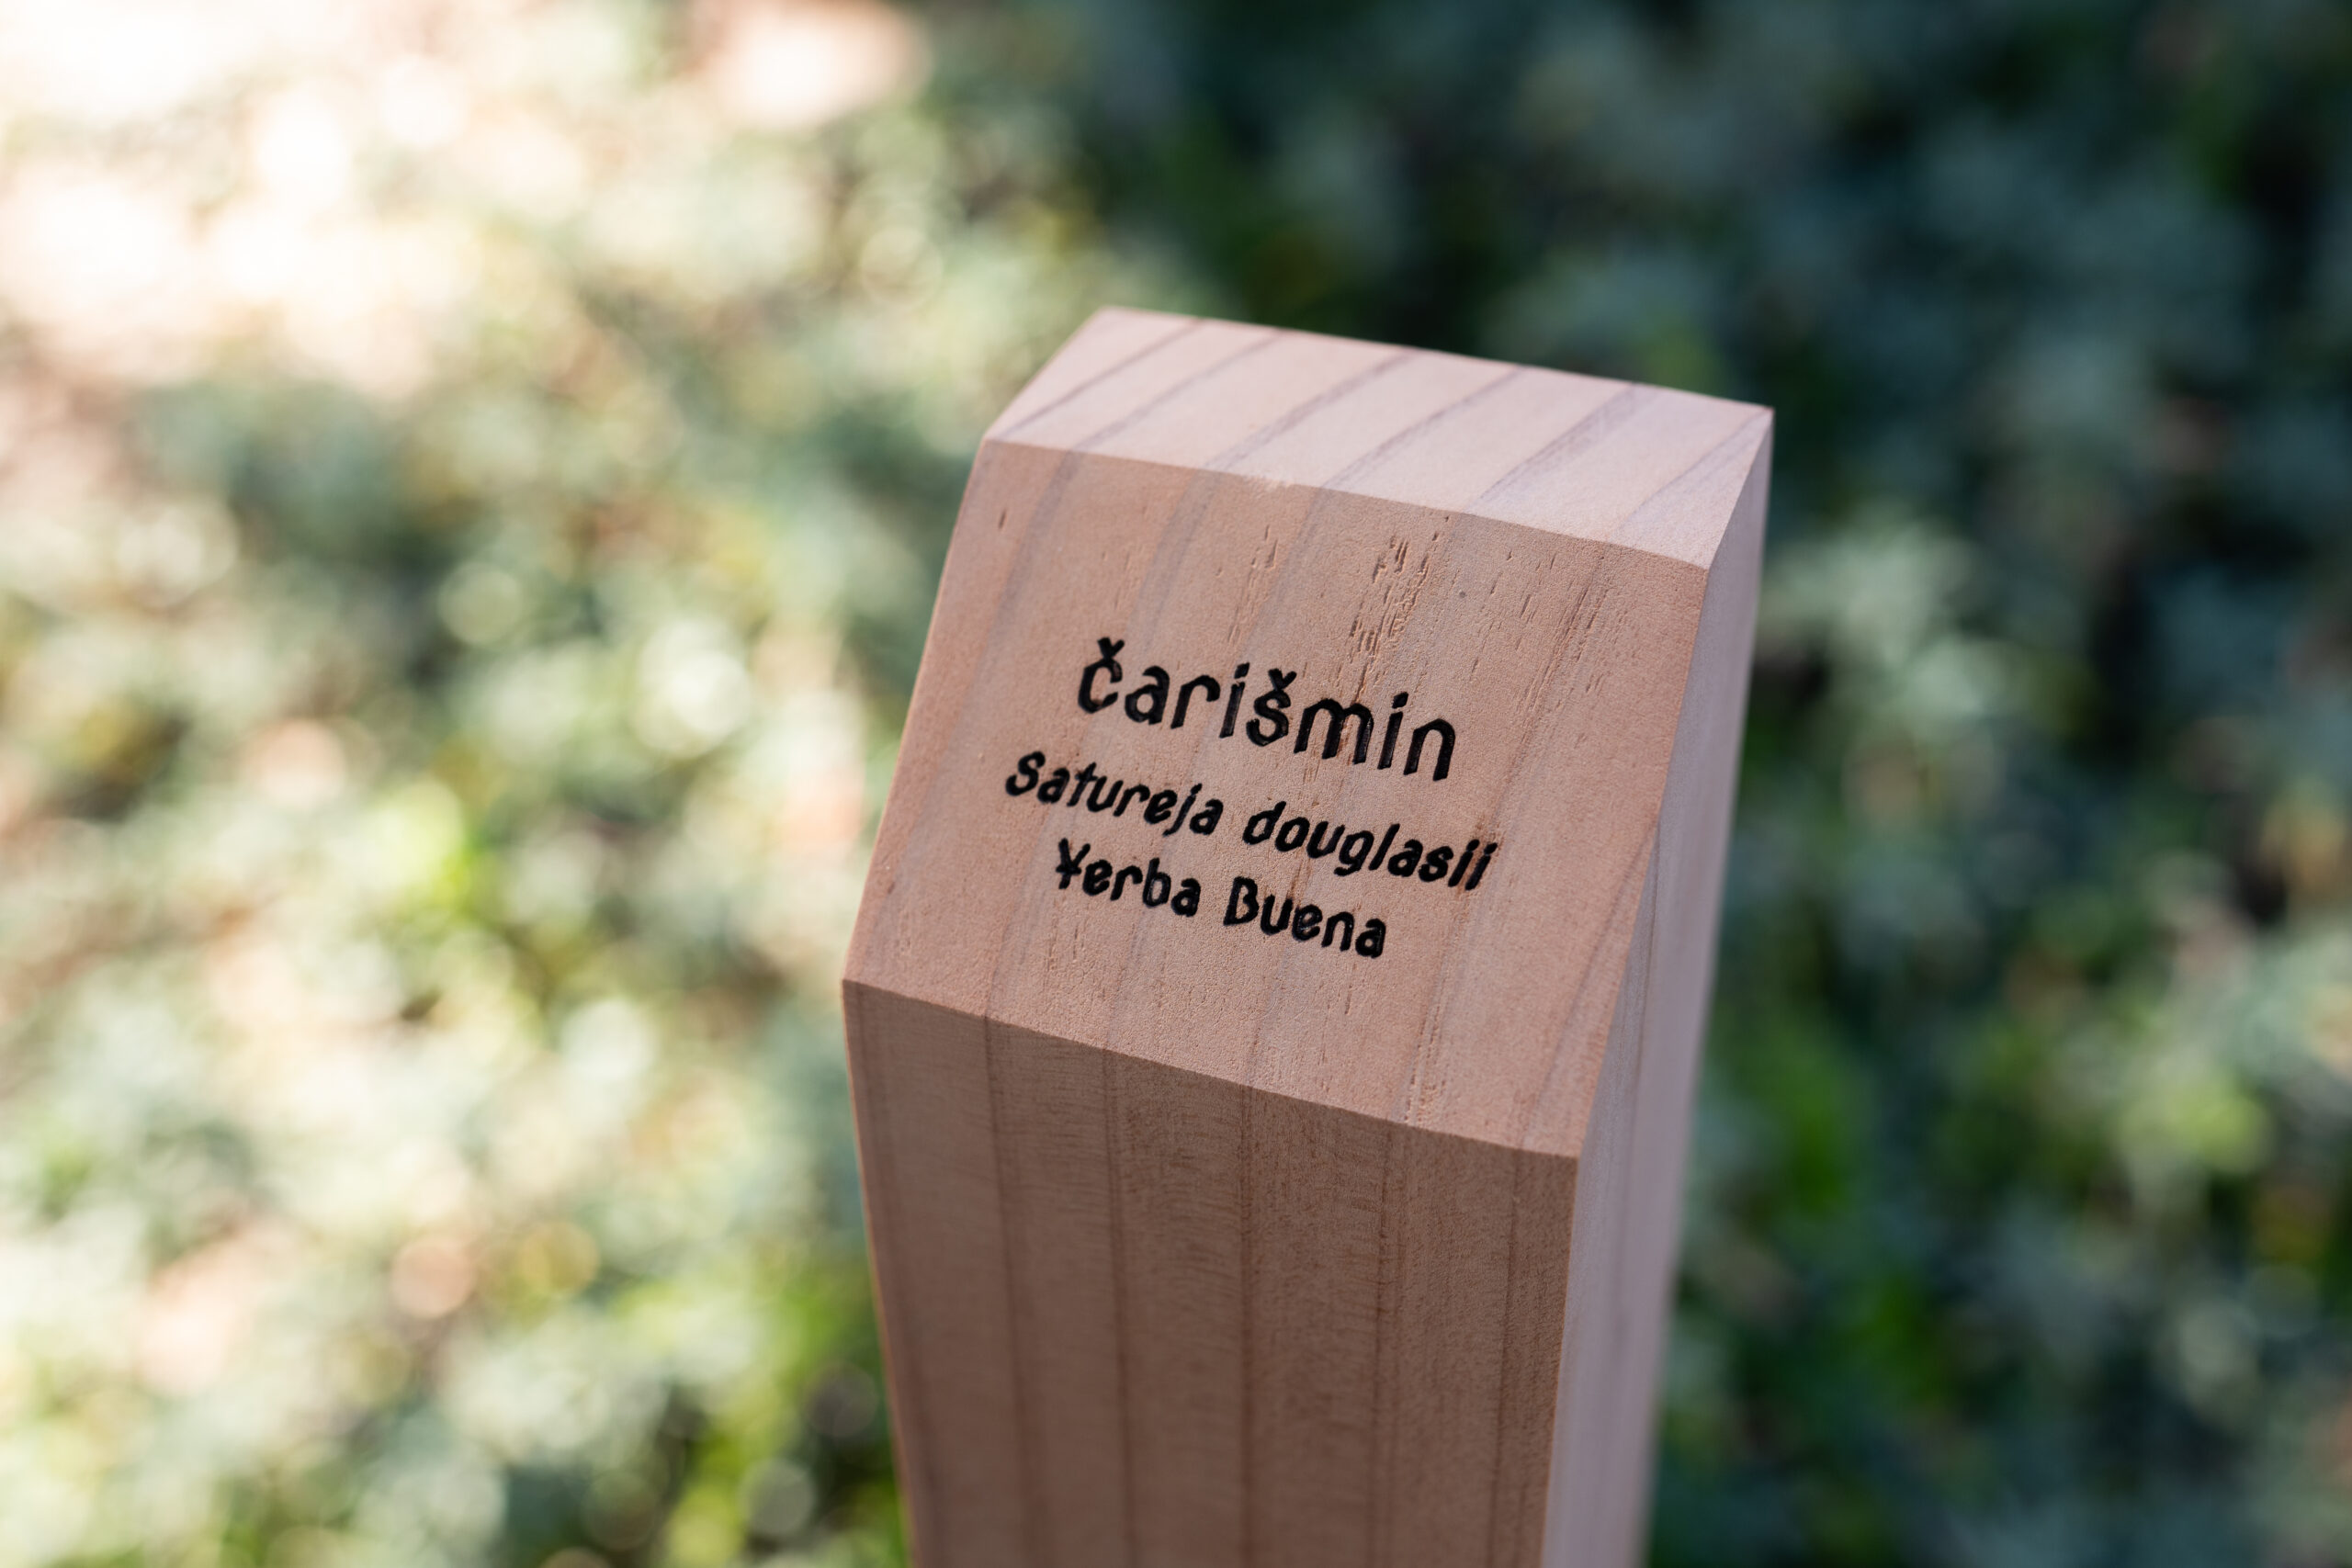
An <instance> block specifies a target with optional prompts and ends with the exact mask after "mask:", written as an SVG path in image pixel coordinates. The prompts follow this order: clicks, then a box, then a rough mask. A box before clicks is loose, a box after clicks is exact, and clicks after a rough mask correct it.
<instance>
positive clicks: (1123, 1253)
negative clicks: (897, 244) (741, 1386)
mask: <svg viewBox="0 0 2352 1568" xmlns="http://www.w3.org/2000/svg"><path fill="white" fill-rule="evenodd" d="M1771 428H1772V426H1771V416H1770V413H1769V412H1766V411H1764V410H1762V409H1758V408H1754V407H1750V406H1747V405H1744V404H1739V403H1731V402H1724V401H1719V400H1713V399H1709V398H1702V397H1695V396H1691V395H1689V394H1685V393H1679V392H1670V391H1662V390H1657V389H1651V388H1646V387H1638V386H1630V385H1626V384H1624V383H1622V382H1614V381H1604V380H1595V379H1589V378H1583V377H1577V376H1568V375H1562V374H1559V373H1556V372H1553V371H1544V370H1529V369H1520V368H1513V367H1508V366H1503V365H1496V364H1489V363H1486V362H1484V361H1479V360H1474V359H1464V358H1459V357H1455V356H1452V355H1439V354H1425V353H1418V352H1413V351H1409V350H1401V349H1396V348H1386V347H1379V346H1375V345H1373V344H1361V343H1351V342H1346V341H1342V340H1339V339H1333V338H1324V337H1315V336H1308V335H1305V334H1299V333H1279V332H1273V331H1269V330H1265V329H1261V328H1254V327H1244V326H1234V325H1228V324H1225V323H1221V322H1215V321H1193V320H1189V319H1186V318H1182V317H1176V316H1165V315H1156V314H1149V313H1145V312H1139V311H1127V310H1113V311H1105V312H1103V314H1101V315H1098V316H1096V317H1095V318H1094V319H1093V320H1092V321H1090V322H1089V323H1088V324H1087V325H1086V327H1085V328H1084V329H1083V330H1082V331H1080V333H1079V334H1078V335H1077V336H1076V337H1075V338H1074V339H1072V340H1071V342H1070V343H1069V344H1068V345H1067V346H1066V347H1064V348H1063V350H1062V351H1061V353H1060V354H1059V355H1057V356H1056V357H1055V358H1054V360H1053V361H1052V362H1051V363H1050V364H1049V365H1047V366H1046V368H1045V369H1044V370H1043V371H1041V372H1040V373H1039V374H1038V376H1037V378H1036V379H1035V381H1033V382H1032V383H1031V384H1030V385H1029V386H1028V388H1027V389H1025V390H1023V392H1022V394H1021V395H1020V397H1019V398H1018V399H1016V400H1014V402H1013V404H1012V407H1011V408H1009V409H1008V410H1006V411H1005V413H1004V415H1003V417H1002V418H1001V419H1000V420H998V421H997V423H996V424H995V425H994V426H993V427H992V428H991V429H990V430H989V434H988V437H987V439H986V441H985V442H984V443H983V445H982V446H981V448H980V454H979V457H978V462H977V463H976V465H975V467H974V468H973V472H972V479H971V485H970V488H969V490H968V491H967V493H966V496H965V499H964V506H963V511H962V513H961V514H960V516H959V517H958V519H957V522H956V535H955V541H954V544H953V546H952V547H951V548H950V550H949V552H948V558H947V566H946V572H945V576H944V581H942V583H941V586H940V592H939V604H938V608H937V612H936V615H935V616H934V619H933V623H932V627H931V637H930V642H929V644H928V646H927V647H926V649H925V650H924V654H923V663H922V675H921V678H920V679H919V680H918V682H916V687H915V696H914V705H913V709H912V712H911V714H910V717H909V719H908V724H907V733H906V740H905V746H904V750H902V752H901V753H900V756H899V767H898V774H897V777H896V779H895V781H894V782H893V784H892V785H891V791H890V800H889V805H888V810H887V811H886V812H885V814H884V817H883V821H882V828H881V833H880V838H879V841H878V843H877V844H876V851H875V858H874V866H873V871H872V874H871V875H870V877H869V879H868V881H867V884H866V889H865V903H864V905H863V907H862V908H861V909H860V911H859V915H858V922H857V931H856V936H855V939H854V943H853V945H852V948H851V952H850V959H849V968H848V978H847V981H846V984H845V987H844V990H845V993H846V1000H847V1010H848V1020H849V1049H850V1059H851V1067H852V1073H853V1077H854V1085H855V1092H856V1102H857V1117H858V1135H859V1145H860V1148H861V1152H862V1158H863V1163H864V1170H865V1194H866V1204H867V1213H868V1217H869V1222H870V1224H871V1233H872V1239H873V1247H874V1263H875V1271H876V1278H877V1280H878V1282H879V1287H880V1292H881V1309H882V1318H883V1327H884V1335H885V1340H884V1343H885V1350H886V1357H887V1360H888V1370H889V1382H890V1400H891V1409H892V1412H893V1415H894V1417H895V1421H896V1427H897V1434H898V1442H899V1460H900V1467H901V1469H900V1473H901V1477H902V1483H903V1485H904V1489H905V1494H906V1496H907V1499H908V1506H909V1509H910V1516H911V1522H912V1526H913V1531H914V1542H915V1552H916V1556H917V1559H918V1561H919V1562H921V1563H922V1564H923V1565H924V1568H1224V1565H1227V1564H1234V1565H1239V1564H1252V1565H1256V1568H1325V1565H1329V1568H1341V1565H1346V1568H1356V1565H1366V1568H1371V1565H1377V1568H1442V1565H1453V1564H1487V1563H1491V1564H1535V1563H1542V1564H1545V1565H1547V1568H1550V1565H1560V1564H1577V1565H1580V1568H1581V1565H1588V1564H1589V1565H1594V1568H1623V1565H1624V1564H1626V1563H1629V1562H1632V1561H1633V1559H1634V1557H1635V1555H1636V1554H1637V1553H1638V1551H1639V1548H1640V1544H1641V1540H1642V1536H1643V1527H1644V1523H1645V1518H1646V1513H1647V1503H1648V1483H1649V1462H1650V1461H1649V1455H1650V1449H1651V1442H1652V1404H1653V1397H1654V1393H1655V1386H1656V1382H1657V1369H1658V1361H1659V1356H1660V1352H1661V1348H1662V1346H1663V1342H1664V1335H1665V1325H1666V1321H1667V1313H1668V1287H1669V1281H1670V1278H1671V1275H1672V1269H1673V1258H1674V1250H1675V1234H1676V1224H1677V1218H1678V1214H1677V1209H1678V1204H1679V1192H1680V1185H1681V1171H1682V1163H1683V1153H1684V1145H1685V1144H1686V1141H1687V1137H1688V1127H1689V1118H1690V1100H1691V1086H1692V1081H1693V1077H1694V1074H1695V1069H1696V1066H1697V1057H1698V1049H1699V1041H1700V1036H1701V1033H1702V1026H1703V1023H1704V1019H1705V1012H1706V1005H1707V993H1708V986H1709V982H1710V970H1711V964H1712V960H1713V948H1714V933H1715V917H1716V908H1717V902H1718V897H1719V890H1720V886H1721V882H1722V875H1723V863H1724V842H1725V839H1726V836H1727V833H1728V829H1729V819H1730V808H1731V795H1732V784H1733V778H1734V774H1735V773H1736V759H1737V755H1738V747H1739V732H1740V720H1741V714H1742V707H1743V704H1744V700H1745V692H1746V686H1747V663H1748V653H1749V646H1750V641H1751V637H1752V632H1753V626H1754V614H1755V597H1756V575H1757V561H1758V548H1759V545H1760V541H1761V536H1762V531H1763V518H1764V497H1765V485H1766V478H1767V470H1768V467H1769V460H1770V446H1771Z"/></svg>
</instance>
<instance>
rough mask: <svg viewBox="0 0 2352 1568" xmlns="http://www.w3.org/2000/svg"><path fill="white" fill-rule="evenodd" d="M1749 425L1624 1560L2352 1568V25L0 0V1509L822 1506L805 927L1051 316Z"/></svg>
mask: <svg viewBox="0 0 2352 1568" xmlns="http://www.w3.org/2000/svg"><path fill="white" fill-rule="evenodd" d="M1114 299H1117V300H1124V301H1128V302H1136V303H1146V304H1157V305H1163V306H1171V307H1174V308H1179V309H1194V310H1210V311H1216V312H1222V313H1227V314H1232V315H1237V316H1244V317H1248V318H1250V319H1253V320H1260V321H1272V322H1276V323H1280V324H1285V325H1300V326H1308V327H1314V328H1318V329H1322V330H1329V331H1338V332H1344V333H1352V334H1356V335H1362V336H1367V337H1374V338H1383V339H1388V340H1393V341H1404V342H1411V343H1416V344H1426V345H1430V346H1437V347H1446V348H1455V349H1462V350H1465V351H1469V352H1476V353H1483V354H1488V355H1496V356H1498V357H1503V358H1509V359H1515V360H1521V361H1527V362H1533V363H1546V364H1556V365H1561V366H1565V367H1573V368H1577V369H1584V370H1593V371H1600V372H1604V373H1609V374H1617V375H1625V376H1632V377H1636V378H1644V379H1649V380H1656V381H1661V382H1666V383H1669V384H1673V385H1678V386H1684V387H1690V388H1694V389H1701V390H1708V391H1717V392H1721V393H1724V394H1726V395H1731V396H1737V397H1743V398H1749V399H1754V400H1760V401H1765V402H1769V403H1770V404H1772V405H1773V406H1774V407H1775V408H1776V409H1777V410H1778V411H1779V412H1780V416H1781V423H1780V434H1779V450H1778V454H1777V462H1776V473H1775V479H1776V485H1775V501H1774V510H1773V515H1772V523H1771V528H1772V537H1771V544H1770V560H1769V563H1768V581H1767V591H1766V593H1767V603H1766V607H1765V617H1764V624H1763V627H1762V630H1761V633H1760V646H1759V649H1758V672H1757V683H1756V687H1755V692H1754V696H1753V702H1752V707H1751V723H1750V736H1749V744H1748V750H1747V768H1746V773H1745V777H1744V780H1743V786H1742V798H1741V805H1740V818H1739V832H1738V839H1737V843H1736V851H1735V861H1734V865H1733V871H1732V882H1731V890H1730V900H1729V906H1728V908H1727V913H1726V930H1725V935H1724V964H1723V971H1722V975H1721V979H1720V985H1719V991H1718V997H1717V1005H1716V1023H1715V1030H1714V1036H1713V1042H1712V1044H1711V1056H1710V1065H1709V1069H1708V1077H1707V1079H1706V1082H1705V1085H1704V1087H1703V1089H1702V1106H1701V1122H1700V1137H1699V1142H1698V1148H1697V1154H1696V1160H1697V1168H1696V1169H1695V1171H1694V1178H1693V1183H1692V1190H1691V1203H1690V1225H1689V1233H1688V1237H1687V1242H1686V1247H1685V1269H1684V1287H1683V1293H1682V1302H1681V1307H1680V1317H1679V1321H1678V1324H1677V1327H1676V1335H1675V1345H1674V1349H1673V1353H1672V1359H1671V1363H1670V1365H1669V1367H1668V1384H1667V1400H1666V1409H1665V1416H1664V1423H1663V1448H1662V1457H1661V1466H1660V1475H1659V1506H1658V1509H1657V1521H1656V1532H1655V1533H1656V1540H1655V1548H1654V1556H1655V1557H1656V1559H1657V1561H1659V1562H1665V1563H1685V1562H1689V1563H1718V1562H1744V1563H1800V1562H1804V1563H1866V1562H1869V1563H1875V1562H1920V1563H1950V1564H1955V1565H1970V1568H1974V1565H1984V1568H2039V1565H2041V1564H2074V1563H2085V1564H2102V1563H2121V1562H2132V1563H2153V1564H2163V1563H2172V1562H2179V1563H2184V1564H2186V1563H2197V1564H2205V1563H2213V1562H2268V1563H2274V1564H2278V1565H2281V1568H2302V1565H2307V1564H2309V1565H2316V1564H2323V1563H2333V1562H2352V1503H2347V1502H2346V1498H2347V1497H2352V1341H2347V1338H2346V1326H2347V1325H2352V1156H2347V1149H2346V1136H2347V1133H2348V1132H2352V13H2347V12H2346V10H2345V9H2344V8H2343V7H2342V6H2339V5H2330V4H2322V3H2319V0H2247V3H2242V4H2233V5H2223V4H2220V3H2218V0H2214V3H2208V4H2201V5H2200V4H2166V5H2153V6H2152V5H2140V4H2132V5H2126V4H2120V3H2115V0H2044V3H2042V4H2038V5H2034V6H2023V5H2018V4H2014V3H2009V0H1956V3H1953V4H1950V5H1943V6H1923V5H1912V6H1904V5H1889V4H1881V3H1877V0H1787V3H1783V4H1774V5H1770V6H1740V5H1733V4H1728V3H1722V0H1718V3H1715V4H1705V3H1700V0H1675V3H1672V4H1665V5H1657V6H1630V5H1602V4H1580V5H1571V6H1564V7H1553V6H1546V7H1538V6H1532V5H1525V4H1520V3H1518V0H1476V3H1471V0H1464V3H1461V4H1456V5H1451V6H1428V5H1405V4H1374V5H1351V6H1340V5H1336V4H1329V3H1301V4H1295V5H1288V6H1245V5H1238V4H1233V3H1231V0H1190V3H1188V4H1185V5H1181V6H1179V5H1174V4H1170V3H1168V0H1097V3H1093V4H1084V5H1080V4H1074V3H1059V0H1019V3H1007V4H1001V5H996V6H945V5H941V6H936V7H935V8H933V9H930V10H926V11H924V12H922V13H921V14H919V15H916V16H914V17H905V16H901V15H899V14H897V13H893V12H889V11H887V10H883V9H881V8H880V7H879V6H878V5H876V4H873V3H870V0H869V3H866V4H851V3H849V0H839V3H836V4H831V5H824V6H809V5H796V6H787V5H783V4H780V3H779V4H774V5H769V4H763V3H760V0H708V3H706V4H697V5H694V6H684V5H662V4H654V3H651V0H468V3H466V4H461V5H459V4H452V5H437V4H427V3H425V0H355V3H354V4H351V5H348V6H332V7H317V6H300V5H297V4H290V3H288V0H221V3H219V4H215V5H209V6H202V7H196V6H185V5H181V4H175V3H174V0H103V3H100V0H86V3H85V4H81V5H77V6H41V5H39V4H36V3H34V0H6V3H5V4H0V682H4V683H5V695H4V696H0V704H5V705H0V1516H5V1524H0V1564H14V1563H25V1564H35V1563H40V1564H49V1563H88V1564H97V1563H128V1562H142V1563H144V1562H154V1563H159V1564H163V1563H170V1564H180V1563H186V1564H191V1565H197V1564H201V1565H205V1568H211V1565H220V1568H248V1565H250V1568H265V1565H267V1568H278V1565H281V1564H282V1565H287V1568H330V1565H336V1564H345V1563H348V1564H376V1563H384V1564H394V1563H398V1564H410V1563H429V1562H451V1563H478V1562H479V1563H496V1564H501V1565H504V1564H514V1565H516V1568H542V1565H545V1568H598V1565H599V1564H607V1565H612V1568H620V1565H623V1564H638V1563H648V1564H650V1563H655V1562H662V1563H674V1564H678V1565H681V1568H695V1565H698V1564H718V1563H727V1562H753V1561H767V1562H778V1563H824V1564H861V1563H886V1562H894V1561H897V1560H898V1559H899V1552H900V1548H899V1542H898V1525H897V1518H896V1506H895V1499H894V1496H893V1495H892V1492H891V1489H890V1480H889V1475H888V1446H887V1445H888V1438H887V1431H886V1423H885V1419H884V1416H883V1414H882V1412H881V1411H880V1409H879V1406H878V1401H877V1396H876V1388H877V1383H876V1378H877V1376H878V1367H877V1364H876V1355H875V1349H874V1342H873V1330H872V1326H871V1320H870V1309H869V1306H868V1303H867V1301H866V1296H865V1274H864V1265H863V1261H862V1257H861V1252H860V1244H859V1238H858V1223H857V1218H856V1206H855V1196H854V1167H853V1162H852V1157H851V1155H850V1152H849V1148H848V1143H847V1135H846V1108H845V1101H844V1098H843V1089H842V1079H841V1070H840V1059H839V1058H840V1053H839V1042H838V1033H837V1032H838V1018H837V1013H836V1010H835V1007H836V1004H835V1000H834V985H835V978H836V976H837V974H838V965H839V961H840V950H841V943H842V940H843V937H844V933H845V931H846V922H847V919H848V915H849V911H850V909H851V908H852V907H853V905H854V899H855V896H856V891H857V887H858V883H859V879H860V875H861V872H862V865H863V848H862V846H863V843H864V841H865V836H866V834H867V833H868V832H870V829H871V823H872V818H873V814H874V812H875V811H876V808H877V807H878V803H879V799H880V795H881V791H882V787H883V785H884V784H885V783H886V782H887V779H888V770H889V766H890V762H891V757H892V750H893V738H894V737H895V735H896V733H897V727H898V724H899V717H900V715H901V714H902V712H903V704H904V700H905V693H906V690H907V687H908V684H909V682H910V680H911V675H912V670H913V664H914V660H915V656H916V654H917V652H918V650H919V649H920V646H921V638H922V626H923V620H924V616H925V614H926V610H927V606H928V604H929V595H930V592H931V588H932V584H933V581H934V579H935V573H936V570H937V563H938V559H939V556H940V553H941V551H942V549H943V547H944V538H945V533H946V528H947V525H948V523H949V521H950V519H951V517H952V513H953V510H954V504H955V498H956V490H957V487H958V485H959V484H960V481H961V476H962V471H963V467H964V464H965V463H966V461H967V458H968V455H969V452H970V449H971V446H972V445H973V443H974V442H975V441H976V440H977V437H978V431H979V430H980V428H981V427H982V426H983V425H984V424H985V423H986V421H987V420H988V418H989V416H990V414H991V413H992V412H994V410H995V409H996V408H997V407H998V406H1000V405H1001V402H1002V400H1004V399H1005V398H1006V397H1007V396H1008V395H1009V394H1010V392H1011V391H1012V389H1013V388H1014V387H1016V386H1017V385H1018V384H1019V383H1020V381H1021V379H1022V378H1023V377H1024V376H1025V375H1026V374H1027V372H1028V370H1029V369H1030V368H1031V367H1034V366H1035V364H1036V363H1037V361H1038V360H1039V359H1041V358H1042V357H1043V355H1045V354H1046V353H1047V352H1049V350H1050V349H1051V347H1052V346H1053V344H1055V343H1056V342H1057V341H1058V340H1059V338H1060V337H1061V336H1062V335H1064V334H1065V333H1067V332H1068V331H1069V329H1070V328H1071V327H1072V326H1074V325H1075V324H1076V322H1077V321H1080V320H1081V319H1082V318H1083V316H1084V315H1085V313H1086V312H1087V311H1088V310H1091V308H1092V307H1093V305H1095V304H1097V303H1100V302H1104V301H1109V300H1114Z"/></svg>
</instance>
